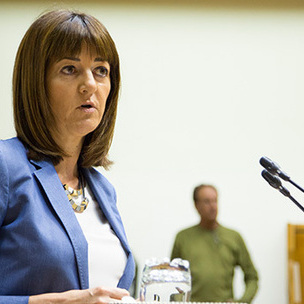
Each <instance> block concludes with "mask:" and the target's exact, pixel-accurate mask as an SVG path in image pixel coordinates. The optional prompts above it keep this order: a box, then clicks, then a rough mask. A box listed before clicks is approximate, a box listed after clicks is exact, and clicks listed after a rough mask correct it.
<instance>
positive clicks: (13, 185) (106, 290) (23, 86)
mask: <svg viewBox="0 0 304 304" xmlns="http://www.w3.org/2000/svg"><path fill="white" fill-rule="evenodd" d="M119 87H120V71H119V58H118V54H117V51H116V47H115V44H114V42H113V40H112V39H111V37H110V35H109V33H108V32H107V30H106V28H105V27H104V26H103V25H102V24H101V23H100V22H99V21H98V20H96V19H95V18H94V17H92V16H89V15H86V14H83V13H78V12H73V11H68V10H57V11H51V12H48V13H46V14H44V15H42V16H41V17H40V18H38V19H37V20H36V21H35V22H34V23H33V24H32V25H31V27H30V28H29V29H28V31H27V32H26V34H25V36H24V38H23V40H22V42H21V44H20V46H19V50H18V52H17V56H16V61H15V67H14V75H13V104H14V121H15V128H16V132H17V137H16V138H12V139H9V140H4V141H1V142H0V278H1V280H0V281H1V284H0V303H5V304H11V303H14V304H16V303H30V304H35V303H43V304H45V303H106V302H110V301H117V300H121V299H122V297H124V296H128V295H129V293H128V291H127V289H128V288H129V287H130V285H131V282H132V280H133V276H134V261H133V257H132V254H131V252H130V248H129V245H128V243H127V239H126V235H125V232H124V228H123V225H122V222H121V218H120V216H119V213H118V210H117V207H116V194H115V190H114V188H113V187H112V185H111V184H110V183H109V182H108V181H107V180H106V179H105V178H104V177H103V176H102V175H101V174H100V173H99V172H98V171H97V170H96V169H94V168H93V166H103V167H104V168H108V167H109V165H110V163H111V162H110V161H109V159H108V158H107V155H108V151H109V148H110V145H111V141H112V137H113V132H114V125H115V118H116V111H117V100H118V94H119Z"/></svg>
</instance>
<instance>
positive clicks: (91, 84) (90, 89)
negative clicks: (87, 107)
mask: <svg viewBox="0 0 304 304" xmlns="http://www.w3.org/2000/svg"><path fill="white" fill-rule="evenodd" d="M96 89H97V84H96V80H95V78H94V75H93V73H92V72H91V71H89V72H86V73H84V75H83V77H82V78H81V82H80V85H79V91H80V93H82V94H87V93H89V94H92V93H94V92H95V91H96Z"/></svg>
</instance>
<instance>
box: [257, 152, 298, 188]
mask: <svg viewBox="0 0 304 304" xmlns="http://www.w3.org/2000/svg"><path fill="white" fill-rule="evenodd" d="M260 164H261V165H262V166H263V167H264V168H265V169H266V170H267V171H268V172H270V173H271V174H272V175H276V176H279V177H280V178H281V179H283V180H284V181H287V182H289V183H291V184H292V185H293V186H295V187H296V188H298V189H299V190H300V191H302V192H303V193H304V189H303V188H302V187H301V186H299V185H298V184H296V183H295V182H294V181H293V180H291V178H290V176H289V175H288V174H286V173H285V172H284V171H282V170H281V168H280V166H279V165H278V164H276V163H275V162H273V161H272V160H271V159H270V158H268V157H266V156H264V157H262V158H261V159H260Z"/></svg>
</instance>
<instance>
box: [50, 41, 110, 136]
mask: <svg viewBox="0 0 304 304" xmlns="http://www.w3.org/2000/svg"><path fill="white" fill-rule="evenodd" d="M46 84H47V91H48V97H49V101H50V105H51V108H52V111H53V114H54V117H55V123H56V131H54V134H53V135H54V136H55V140H59V141H62V140H68V139H71V138H73V137H74V138H79V139H81V138H83V137H84V136H85V135H87V134H88V133H90V132H92V131H94V130H95V129H96V128H97V126H98V125H99V123H100V121H101V119H102V116H103V114H104V110H105V106H106V100H107V98H108V95H109V93H110V89H111V80H110V65H109V63H108V62H106V61H102V59H101V58H99V57H98V55H97V54H95V53H94V52H92V53H90V52H89V51H88V49H87V48H86V47H83V48H82V50H81V53H80V54H79V55H77V56H75V57H72V58H71V57H66V58H63V59H62V60H60V61H58V62H55V63H53V64H51V65H50V67H49V69H48V71H47V77H46Z"/></svg>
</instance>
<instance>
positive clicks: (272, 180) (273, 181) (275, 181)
mask: <svg viewBox="0 0 304 304" xmlns="http://www.w3.org/2000/svg"><path fill="white" fill-rule="evenodd" d="M262 176H263V178H264V179H265V180H266V181H267V182H268V183H269V185H270V186H271V187H273V188H275V189H280V187H281V186H282V183H281V181H280V179H279V178H278V177H276V176H274V175H272V174H271V173H270V172H269V171H267V170H263V171H262Z"/></svg>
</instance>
